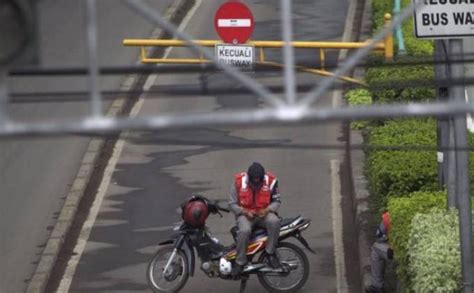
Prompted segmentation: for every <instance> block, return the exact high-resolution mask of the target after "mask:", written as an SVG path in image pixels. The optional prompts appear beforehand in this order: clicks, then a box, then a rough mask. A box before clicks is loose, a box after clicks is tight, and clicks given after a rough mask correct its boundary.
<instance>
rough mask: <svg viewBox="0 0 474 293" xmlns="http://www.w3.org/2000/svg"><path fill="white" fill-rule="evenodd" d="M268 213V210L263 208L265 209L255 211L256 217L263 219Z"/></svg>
mask: <svg viewBox="0 0 474 293" xmlns="http://www.w3.org/2000/svg"><path fill="white" fill-rule="evenodd" d="M269 212H270V211H269V210H268V208H265V209H261V210H258V211H257V216H259V217H260V218H263V217H265V216H266V215H267V214H268V213H269Z"/></svg>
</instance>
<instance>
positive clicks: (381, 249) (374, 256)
mask: <svg viewBox="0 0 474 293" xmlns="http://www.w3.org/2000/svg"><path fill="white" fill-rule="evenodd" d="M389 250H390V245H388V243H385V242H383V243H379V242H375V243H374V245H372V251H371V254H370V261H371V266H370V268H371V282H372V286H373V287H375V288H377V289H382V287H383V285H384V275H385V267H386V266H387V262H388V261H389V253H388V252H389Z"/></svg>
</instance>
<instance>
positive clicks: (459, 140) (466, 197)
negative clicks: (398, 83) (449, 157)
mask: <svg viewBox="0 0 474 293" xmlns="http://www.w3.org/2000/svg"><path fill="white" fill-rule="evenodd" d="M449 52H450V56H451V61H453V62H452V63H451V64H450V67H451V70H450V72H451V77H452V78H453V79H456V80H463V79H464V63H463V40H462V39H452V40H450V41H449ZM464 95H465V92H464V85H458V86H453V87H452V90H451V98H452V99H453V100H455V101H457V102H460V103H462V102H464V103H465V102H466V100H465V97H464ZM454 127H455V138H456V140H455V142H456V179H457V180H456V191H457V196H458V204H459V206H458V207H459V235H460V238H461V265H462V266H461V268H462V279H463V285H464V287H463V292H465V293H467V292H469V293H471V292H472V277H473V276H472V267H471V266H472V262H471V256H472V246H471V243H472V212H471V194H470V188H469V152H468V150H467V148H468V142H467V122H466V115H457V116H456V117H455V118H454Z"/></svg>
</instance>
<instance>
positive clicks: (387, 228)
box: [382, 212, 392, 236]
mask: <svg viewBox="0 0 474 293" xmlns="http://www.w3.org/2000/svg"><path fill="white" fill-rule="evenodd" d="M382 222H383V225H384V228H385V234H386V235H387V236H388V233H389V232H390V228H391V226H392V225H391V223H390V214H389V213H388V212H385V213H383V215H382Z"/></svg>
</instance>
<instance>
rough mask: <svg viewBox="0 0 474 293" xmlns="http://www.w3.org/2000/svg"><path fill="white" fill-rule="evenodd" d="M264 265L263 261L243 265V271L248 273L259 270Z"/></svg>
mask: <svg viewBox="0 0 474 293" xmlns="http://www.w3.org/2000/svg"><path fill="white" fill-rule="evenodd" d="M264 266H265V265H264V264H263V263H252V264H249V265H246V266H245V267H244V270H243V273H250V272H252V271H256V270H259V269H261V268H263V267H264Z"/></svg>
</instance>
